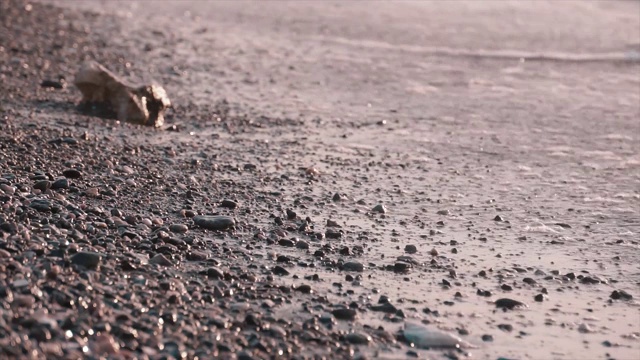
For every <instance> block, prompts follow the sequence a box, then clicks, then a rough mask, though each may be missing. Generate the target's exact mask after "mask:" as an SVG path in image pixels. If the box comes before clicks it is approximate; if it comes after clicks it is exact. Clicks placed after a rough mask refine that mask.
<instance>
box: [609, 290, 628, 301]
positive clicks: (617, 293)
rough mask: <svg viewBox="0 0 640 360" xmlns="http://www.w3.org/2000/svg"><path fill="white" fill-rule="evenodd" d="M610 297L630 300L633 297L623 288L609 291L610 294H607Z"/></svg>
mask: <svg viewBox="0 0 640 360" xmlns="http://www.w3.org/2000/svg"><path fill="white" fill-rule="evenodd" d="M609 297H610V298H612V299H613V300H620V299H622V300H631V299H633V295H631V294H629V293H628V292H626V291H624V290H613V292H612V293H611V295H609Z"/></svg>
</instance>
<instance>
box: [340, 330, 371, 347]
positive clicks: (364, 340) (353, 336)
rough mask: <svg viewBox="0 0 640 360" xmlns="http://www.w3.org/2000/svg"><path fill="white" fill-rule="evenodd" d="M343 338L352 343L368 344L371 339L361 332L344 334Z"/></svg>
mask: <svg viewBox="0 0 640 360" xmlns="http://www.w3.org/2000/svg"><path fill="white" fill-rule="evenodd" d="M344 339H345V340H346V341H347V342H348V343H350V344H354V345H368V344H369V342H370V341H371V336H369V335H365V334H361V333H350V334H347V335H345V337H344Z"/></svg>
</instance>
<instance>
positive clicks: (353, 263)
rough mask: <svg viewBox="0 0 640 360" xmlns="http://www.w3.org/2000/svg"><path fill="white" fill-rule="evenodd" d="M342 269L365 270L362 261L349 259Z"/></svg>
mask: <svg viewBox="0 0 640 360" xmlns="http://www.w3.org/2000/svg"><path fill="white" fill-rule="evenodd" d="M342 270H344V271H355V272H363V271H364V265H363V264H362V263H359V262H356V261H349V262H346V263H344V264H343V265H342Z"/></svg>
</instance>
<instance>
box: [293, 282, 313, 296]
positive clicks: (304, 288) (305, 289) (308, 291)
mask: <svg viewBox="0 0 640 360" xmlns="http://www.w3.org/2000/svg"><path fill="white" fill-rule="evenodd" d="M296 291H299V292H301V293H303V294H311V293H312V292H313V290H312V289H311V286H309V285H306V284H303V285H300V286H298V287H297V288H296Z"/></svg>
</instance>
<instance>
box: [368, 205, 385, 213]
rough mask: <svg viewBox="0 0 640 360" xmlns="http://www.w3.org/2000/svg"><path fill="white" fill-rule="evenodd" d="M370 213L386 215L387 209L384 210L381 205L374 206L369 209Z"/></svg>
mask: <svg viewBox="0 0 640 360" xmlns="http://www.w3.org/2000/svg"><path fill="white" fill-rule="evenodd" d="M371 211H372V212H375V213H380V214H386V213H387V208H385V207H384V205H382V204H378V205H376V206H374V207H373V209H371Z"/></svg>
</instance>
